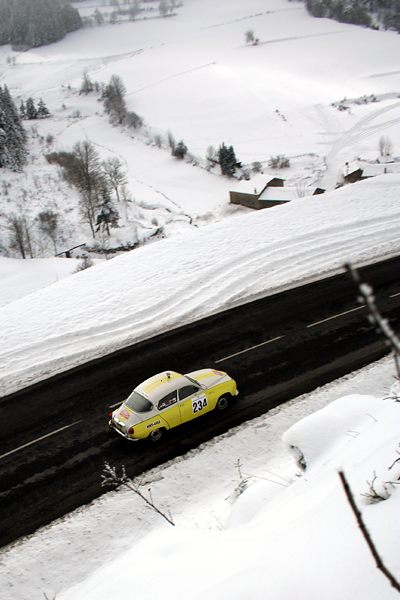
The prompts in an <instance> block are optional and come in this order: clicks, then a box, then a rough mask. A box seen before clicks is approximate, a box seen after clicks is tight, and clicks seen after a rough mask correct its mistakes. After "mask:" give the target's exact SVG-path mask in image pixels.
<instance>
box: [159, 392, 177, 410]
mask: <svg viewBox="0 0 400 600" xmlns="http://www.w3.org/2000/svg"><path fill="white" fill-rule="evenodd" d="M177 402H178V392H177V391H176V390H175V391H174V392H170V393H169V394H167V395H166V396H164V398H161V400H160V401H159V402H158V405H157V408H158V410H164V408H169V407H170V406H172V405H173V404H176V403H177Z"/></svg>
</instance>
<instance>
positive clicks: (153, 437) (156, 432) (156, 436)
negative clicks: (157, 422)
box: [149, 428, 165, 442]
mask: <svg viewBox="0 0 400 600" xmlns="http://www.w3.org/2000/svg"><path fill="white" fill-rule="evenodd" d="M164 431H165V429H163V428H161V429H153V431H152V432H151V433H150V435H149V439H150V441H151V442H158V441H159V440H160V439H161V438H162V436H163V433H164Z"/></svg>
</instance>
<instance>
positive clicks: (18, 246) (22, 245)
mask: <svg viewBox="0 0 400 600" xmlns="http://www.w3.org/2000/svg"><path fill="white" fill-rule="evenodd" d="M8 230H9V231H10V242H9V243H10V248H11V249H12V250H17V251H18V252H19V253H20V254H21V256H22V258H26V253H27V248H26V236H25V223H24V217H21V216H18V215H16V214H14V213H12V214H11V215H9V217H8Z"/></svg>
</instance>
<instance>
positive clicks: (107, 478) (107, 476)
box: [101, 462, 175, 525]
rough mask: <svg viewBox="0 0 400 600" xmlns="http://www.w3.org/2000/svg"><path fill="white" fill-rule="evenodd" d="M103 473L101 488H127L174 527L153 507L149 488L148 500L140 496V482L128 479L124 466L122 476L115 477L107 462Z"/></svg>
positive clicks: (114, 471)
mask: <svg viewBox="0 0 400 600" xmlns="http://www.w3.org/2000/svg"><path fill="white" fill-rule="evenodd" d="M103 471H104V474H103V475H102V476H101V478H102V480H103V481H102V482H101V485H102V486H105V485H109V486H113V487H118V486H121V485H123V486H125V487H127V488H128V489H129V490H131V491H132V492H135V494H137V495H138V496H140V498H141V499H142V500H143V501H144V502H145V503H146V504H147V505H148V506H150V508H152V509H153V510H154V511H155V512H156V513H158V514H159V515H161V516H162V517H163V518H164V519H165V520H166V521H168V523H169V524H170V525H175V523H174V522H173V521H172V519H171V518H170V517H167V515H166V514H165V513H163V512H162V511H161V510H159V509H158V508H157V506H155V504H154V502H153V498H152V495H151V490H150V488H149V492H150V500H149V499H148V498H146V496H144V495H143V494H142V492H141V491H140V489H139V487H140V484H141V482H140V481H133V480H132V479H130V478H129V477H128V476H127V474H126V471H125V466H124V465H122V475H121V476H118V475H117V469H116V468H115V467H112V466H111V465H110V464H109V463H108V462H105V463H104V469H103Z"/></svg>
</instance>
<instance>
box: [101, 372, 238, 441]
mask: <svg viewBox="0 0 400 600" xmlns="http://www.w3.org/2000/svg"><path fill="white" fill-rule="evenodd" d="M238 393H239V392H238V390H237V387H236V382H235V381H234V380H233V379H232V378H231V377H229V375H227V374H226V373H224V372H223V371H216V370H215V369H201V370H200V371H194V372H193V373H188V374H187V375H181V374H180V373H176V372H175V371H165V372H163V373H159V374H158V375H154V376H153V377H150V378H149V379H146V381H143V383H141V384H140V385H138V386H137V387H136V388H135V389H134V390H133V392H132V393H131V395H130V396H129V397H128V398H127V399H126V400H125V401H124V402H123V403H122V405H121V406H120V407H119V408H117V409H116V410H114V412H112V413H111V414H110V421H109V425H110V427H111V428H112V429H114V431H116V432H117V433H119V434H120V435H122V436H123V437H124V438H126V439H127V440H142V439H144V438H150V440H152V441H153V442H156V441H158V440H159V439H160V438H161V436H162V435H163V433H164V431H166V430H168V429H172V427H176V426H177V425H180V424H181V423H186V422H187V421H191V420H192V419H196V418H197V417H199V416H200V415H204V414H205V413H208V412H209V411H210V410H213V409H214V408H216V409H217V410H220V411H222V410H225V409H226V408H227V406H228V404H229V400H230V399H232V398H234V397H235V396H237V394H238Z"/></svg>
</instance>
